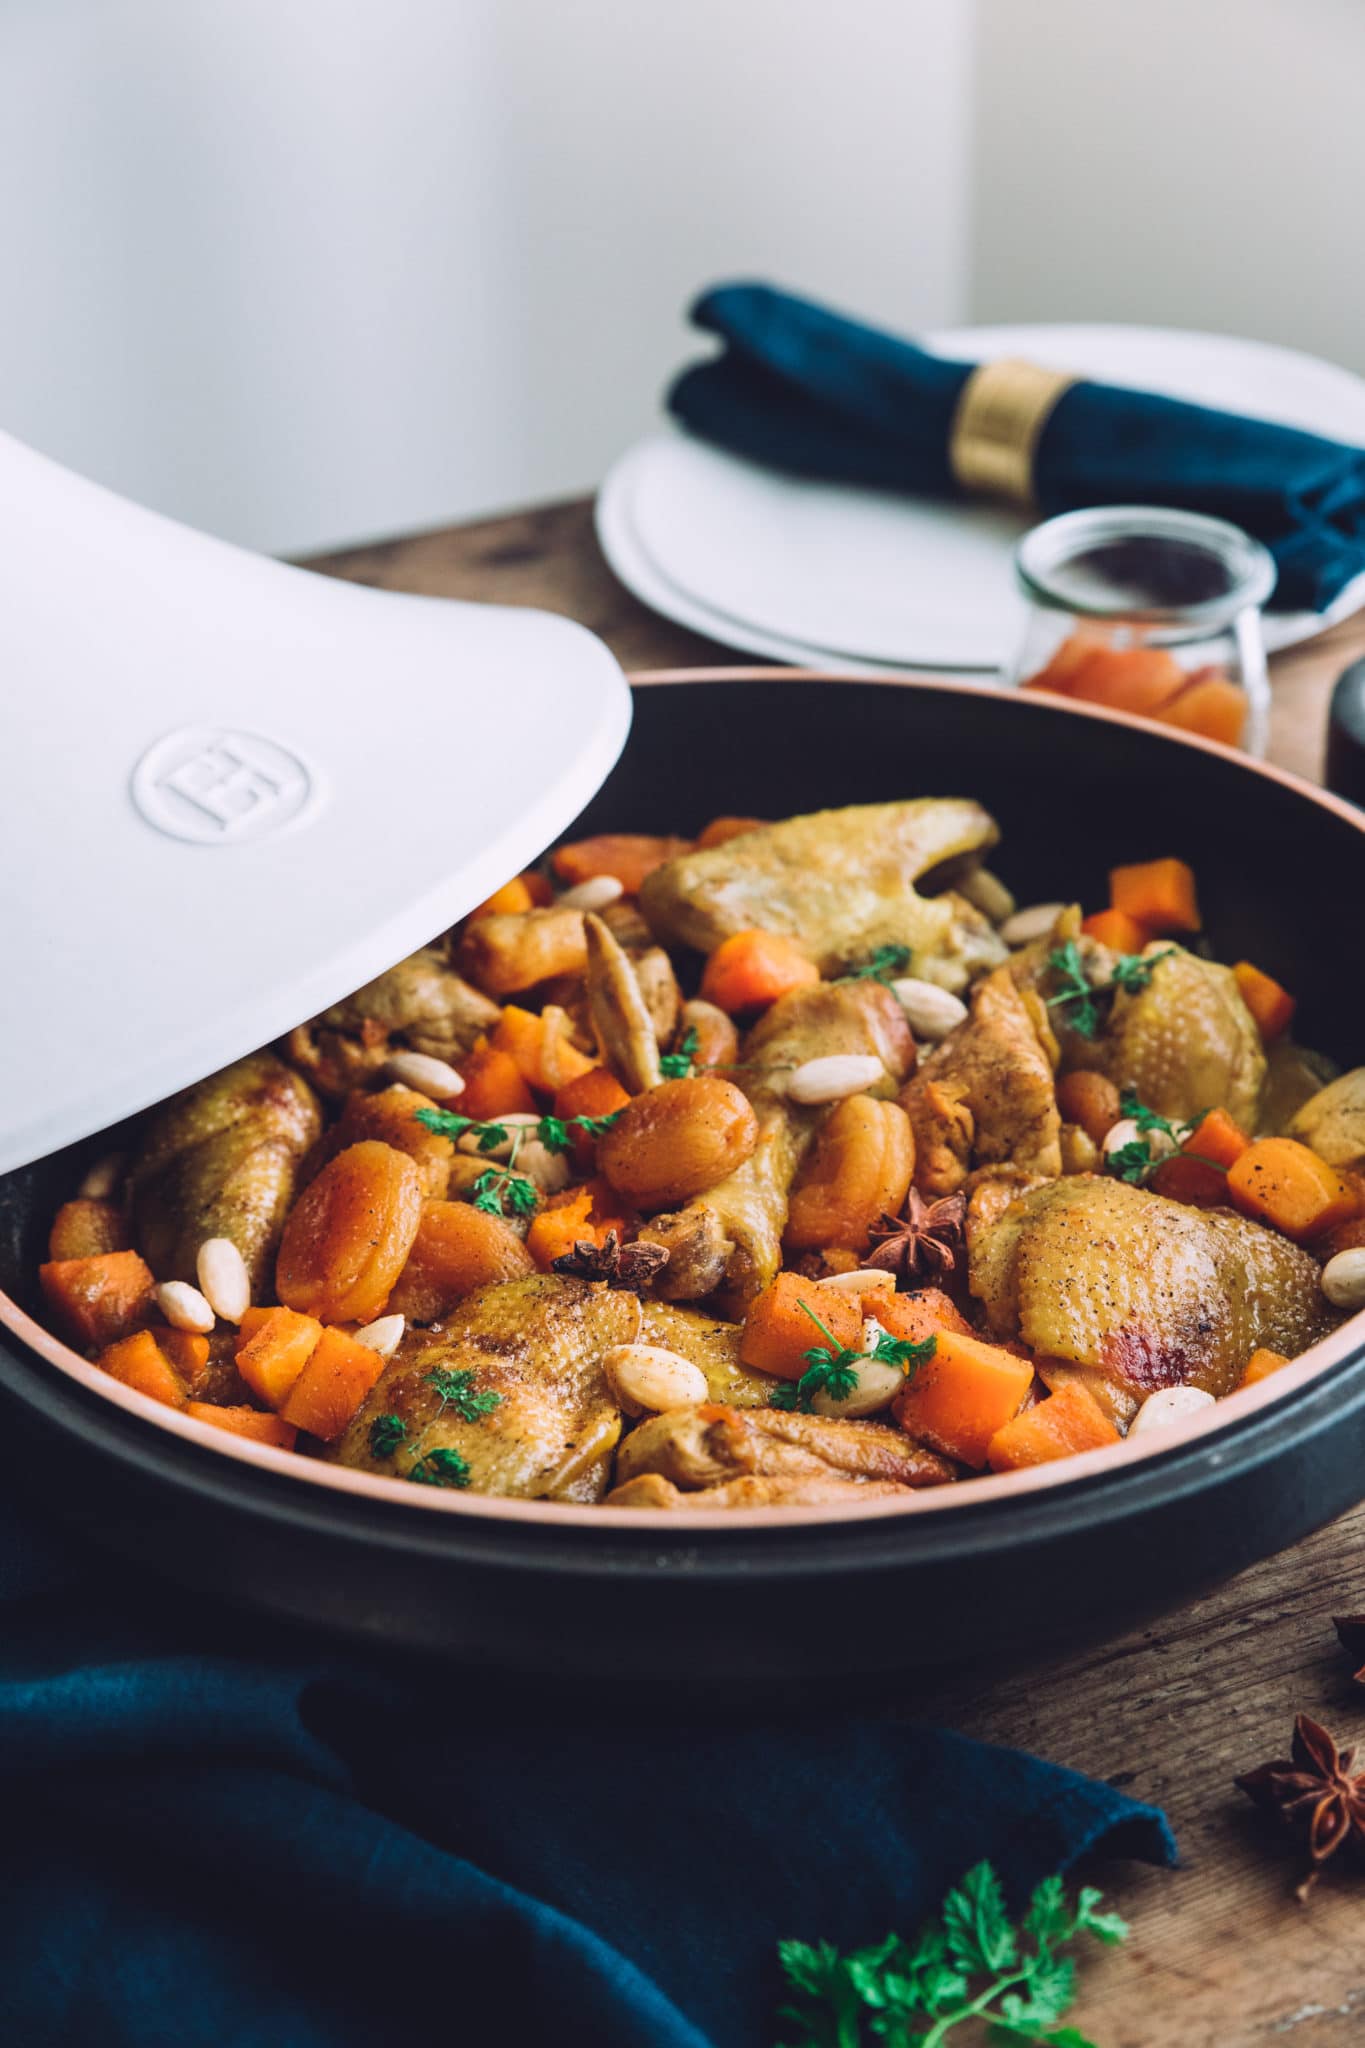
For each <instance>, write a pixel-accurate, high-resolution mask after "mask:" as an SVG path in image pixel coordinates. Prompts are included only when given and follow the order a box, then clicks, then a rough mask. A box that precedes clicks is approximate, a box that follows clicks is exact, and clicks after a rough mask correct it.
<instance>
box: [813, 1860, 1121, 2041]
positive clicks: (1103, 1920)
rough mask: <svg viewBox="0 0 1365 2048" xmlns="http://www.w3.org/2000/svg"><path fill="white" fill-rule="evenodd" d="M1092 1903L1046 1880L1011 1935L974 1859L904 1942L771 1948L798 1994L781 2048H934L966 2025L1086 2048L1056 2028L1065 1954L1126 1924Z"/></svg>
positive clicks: (1067, 2030)
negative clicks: (875, 2045)
mask: <svg viewBox="0 0 1365 2048" xmlns="http://www.w3.org/2000/svg"><path fill="white" fill-rule="evenodd" d="M1101 1903H1102V1899H1101V1894H1100V1893H1099V1892H1098V1891H1095V1890H1094V1889H1093V1888H1092V1887H1091V1886H1088V1885H1087V1886H1083V1887H1082V1889H1081V1891H1080V1892H1079V1893H1078V1894H1077V1897H1076V1901H1075V1904H1074V1905H1073V1904H1071V1903H1070V1901H1069V1900H1068V1898H1067V1894H1066V1887H1065V1884H1064V1883H1063V1881H1062V1879H1061V1878H1060V1877H1046V1878H1044V1879H1043V1881H1042V1883H1041V1884H1040V1885H1039V1886H1038V1887H1037V1888H1036V1890H1035V1891H1034V1893H1033V1896H1032V1898H1031V1900H1030V1902H1029V1908H1028V1911H1027V1913H1026V1914H1025V1916H1024V1919H1023V1921H1022V1922H1021V1924H1020V1925H1019V1926H1018V1927H1015V1926H1014V1925H1013V1923H1012V1922H1011V1920H1010V1918H1009V1914H1008V1913H1007V1911H1006V1909H1005V1901H1004V1895H1003V1893H1002V1891H1001V1888H1000V1880H999V1879H998V1877H997V1876H996V1874H995V1871H994V1870H993V1869H992V1867H991V1865H990V1864H989V1863H978V1864H977V1865H976V1867H975V1868H974V1869H972V1870H969V1871H968V1872H967V1875H966V1876H965V1877H964V1878H963V1880H962V1882H961V1884H960V1885H958V1886H957V1887H956V1888H955V1889H954V1890H953V1891H951V1892H949V1894H948V1896H947V1898H946V1899H945V1900H944V1902H943V1907H942V1911H941V1913H940V1916H939V1918H938V1920H936V1921H931V1922H929V1924H928V1925H927V1926H925V1927H924V1928H922V1929H921V1931H920V1933H919V1934H918V1935H917V1936H916V1937H915V1939H914V1940H913V1941H905V1940H903V1939H902V1938H901V1937H900V1936H899V1935H895V1934H889V1935H888V1936H887V1937H886V1939H885V1941H881V1942H877V1943H875V1944H873V1945H872V1946H870V1947H868V1948H862V1949H854V1950H851V1951H850V1952H849V1953H847V1954H842V1953H841V1952H840V1951H839V1950H838V1949H837V1948H835V1947H834V1945H833V1943H831V1942H827V1941H822V1942H816V1943H810V1942H804V1941H783V1942H779V1943H778V1951H777V1952H778V1959H779V1961H780V1962H781V1965H782V1970H783V1973H784V1975H785V1976H786V1979H787V1983H788V1985H789V1986H790V1987H791V1991H792V1992H793V1993H794V1994H795V1995H794V1996H793V1998H792V2000H791V2002H790V2003H789V2004H787V2005H785V2006H783V2007H782V2009H781V2012H780V2013H779V2015H778V2017H779V2020H780V2021H781V2023H782V2026H783V2043H782V2048H864V2044H865V2043H866V2044H869V2048H870V2043H871V2042H872V2041H873V2040H874V2039H875V2040H876V2041H878V2042H881V2043H882V2044H883V2048H912V2044H913V2048H940V2044H941V2043H942V2042H943V2041H945V2040H946V2039H947V2037H948V2035H949V2034H950V2033H951V2032H952V2031H953V2030H954V2028H956V2027H958V2026H961V2025H963V2024H964V2023H966V2022H969V2021H973V2020H975V2021H985V2022H988V2023H989V2025H990V2027H991V2031H992V2037H993V2038H994V2039H997V2040H1001V2041H1035V2042H1038V2041H1042V2042H1049V2043H1051V2044H1052V2048H1092V2044H1091V2043H1090V2042H1088V2041H1087V2040H1086V2037H1085V2036H1084V2035H1083V2034H1081V2033H1079V2032H1078V2031H1077V2030H1076V2029H1075V2028H1074V2027H1059V2026H1058V2021H1059V2020H1061V2019H1062V2018H1063V2017H1064V2015H1065V2014H1066V2013H1067V2011H1068V2010H1069V2009H1070V2006H1071V2004H1072V2002H1073V2000H1074V1997H1075V1989H1076V1964H1075V1959H1074V1958H1073V1957H1072V1956H1068V1955H1064V1954H1063V1953H1062V1951H1063V1950H1064V1949H1067V1948H1069V1947H1070V1946H1071V1945H1072V1943H1074V1942H1076V1941H1077V1940H1079V1938H1080V1937H1081V1936H1082V1935H1087V1934H1088V1935H1091V1936H1092V1937H1093V1938H1094V1939H1095V1940H1096V1941H1101V1942H1104V1943H1106V1944H1113V1943H1115V1942H1120V1941H1123V1940H1125V1939H1126V1937H1127V1934H1128V1927H1127V1923H1126V1922H1125V1921H1124V1920H1122V1919H1120V1917H1119V1915H1118V1914H1117V1913H1105V1912H1101V1910H1100V1907H1101ZM973 2038H975V2037H973Z"/></svg>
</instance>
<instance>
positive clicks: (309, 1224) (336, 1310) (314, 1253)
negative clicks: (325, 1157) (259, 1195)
mask: <svg viewBox="0 0 1365 2048" xmlns="http://www.w3.org/2000/svg"><path fill="white" fill-rule="evenodd" d="M421 1220H422V1176H421V1173H420V1172H419V1171H418V1169H417V1167H416V1165H415V1164H414V1163H413V1161H412V1160H411V1159H409V1158H408V1156H407V1154H406V1153H405V1152H399V1151H397V1150H395V1148H394V1147H393V1146H392V1145H383V1144H380V1143H379V1141H378V1140H377V1139H373V1138H367V1139H364V1140H362V1142H361V1143H360V1144H359V1145H351V1146H348V1147H347V1149H346V1151H344V1152H339V1153H338V1154H337V1156H336V1158H335V1159H332V1160H329V1161H328V1163H327V1165H326V1166H324V1167H323V1169H322V1172H321V1173H320V1174H319V1175H318V1177H317V1179H316V1180H315V1181H313V1182H311V1183H310V1185H309V1186H308V1187H306V1188H305V1189H304V1191H303V1193H302V1194H301V1195H300V1196H299V1199H298V1201H297V1202H295V1204H294V1206H293V1208H292V1209H291V1210H290V1212H289V1220H288V1222H287V1223H286V1224H285V1226H284V1236H283V1238H282V1239H281V1240H280V1253H279V1258H278V1260H277V1261H276V1266H275V1286H276V1291H277V1292H278V1294H279V1297H280V1300H281V1301H282V1302H283V1303H284V1304H285V1306H286V1307H287V1308H293V1309H298V1310H300V1311H301V1312H302V1313H303V1314H305V1315H310V1316H316V1317H317V1318H318V1319H319V1321H321V1322H324V1323H368V1322H370V1321H371V1320H372V1319H373V1318H374V1317H375V1316H377V1315H378V1314H379V1313H380V1311H381V1310H382V1309H383V1307H384V1304H385V1302H386V1301H387V1300H388V1298H389V1292H390V1289H391V1288H392V1287H393V1284H394V1282H395V1280H397V1278H398V1276H399V1274H400V1273H401V1272H402V1270H403V1267H404V1265H405V1264H406V1263H407V1257H408V1253H409V1252H410V1251H411V1250H412V1245H413V1240H414V1238H415V1237H416V1235H417V1226H418V1224H419V1223H420V1222H421Z"/></svg>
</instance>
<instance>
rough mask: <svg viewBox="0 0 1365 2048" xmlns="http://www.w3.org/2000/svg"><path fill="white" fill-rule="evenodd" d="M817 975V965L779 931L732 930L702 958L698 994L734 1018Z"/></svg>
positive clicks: (761, 1007) (809, 984) (764, 1005)
mask: <svg viewBox="0 0 1365 2048" xmlns="http://www.w3.org/2000/svg"><path fill="white" fill-rule="evenodd" d="M819 979H820V970H819V968H818V967H817V966H816V964H815V962H814V961H813V960H810V959H808V958H807V956H806V955H805V954H804V953H803V952H802V951H801V948H800V947H799V946H798V945H797V943H796V941H795V939H789V938H786V937H785V936H784V935H783V934H782V933H781V932H762V931H746V932H731V934H730V936H729V938H728V939H722V940H721V942H720V944H719V945H718V946H717V947H716V949H715V951H714V953H712V954H711V955H710V957H709V958H708V960H707V962H706V966H705V969H704V970H703V972H702V978H701V994H702V999H703V1001H705V1002H708V1003H714V1004H715V1005H716V1007H717V1009H720V1010H724V1011H725V1013H726V1015H727V1016H730V1017H737V1016H742V1015H744V1014H746V1013H747V1012H749V1011H752V1010H765V1009H767V1007H768V1006H769V1004H770V1003H775V1002H776V1001H777V999H778V997H779V996H785V995H790V993H791V991H792V990H793V989H795V988H810V987H812V986H813V985H814V983H815V982H817V981H818V980H819Z"/></svg>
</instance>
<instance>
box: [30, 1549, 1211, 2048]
mask: <svg viewBox="0 0 1365 2048" xmlns="http://www.w3.org/2000/svg"><path fill="white" fill-rule="evenodd" d="M680 1693H682V1694H683V1695H684V1696H682V1697H680V1698H678V1699H676V1700H674V1701H673V1702H672V1703H670V1704H666V1705H660V1704H659V1703H658V1701H657V1700H656V1701H654V1702H653V1703H652V1704H645V1703H642V1702H640V1701H639V1700H635V1699H632V1698H631V1697H630V1696H629V1695H627V1694H626V1693H624V1692H622V1693H621V1694H620V1695H619V1696H613V1695H612V1694H610V1693H607V1694H605V1695H602V1696H599V1697H597V1698H596V1699H595V1700H593V1701H592V1702H586V1703H579V1704H575V1703H574V1702H573V1701H571V1700H569V1699H566V1698H565V1697H564V1696H563V1695H562V1694H556V1693H554V1692H553V1691H551V1690H550V1689H549V1688H548V1687H547V1686H545V1685H544V1684H542V1683H540V1682H537V1681H532V1680H527V1681H526V1682H525V1683H524V1684H523V1685H521V1686H519V1687H515V1688H511V1689H508V1690H506V1691H504V1692H503V1693H502V1694H501V1696H497V1695H491V1696H490V1695H488V1694H486V1693H485V1692H484V1691H483V1690H482V1689H481V1688H479V1687H477V1686H476V1685H475V1684H474V1683H473V1682H472V1681H471V1680H469V1679H468V1678H462V1677H461V1676H460V1675H459V1674H458V1673H456V1672H452V1671H449V1670H442V1671H433V1670H418V1669H416V1668H410V1667H399V1668H398V1669H397V1670H395V1669H394V1668H393V1666H392V1665H390V1666H389V1668H388V1669H387V1670H385V1669H384V1668H383V1667H382V1666H381V1665H380V1663H379V1661H378V1660H377V1659H374V1658H369V1659H366V1658H363V1657H360V1656H352V1655H343V1654H341V1653H338V1652H335V1651H332V1650H329V1649H327V1648H325V1647H324V1648H320V1647H319V1646H318V1645H317V1644H316V1643H315V1642H313V1641H311V1640H310V1639H308V1638H307V1637H301V1636H299V1635H298V1633H297V1632H295V1631H291V1630H288V1629H285V1628H283V1627H281V1626H280V1625H277V1624H267V1623H264V1622H260V1621H252V1620H251V1619H249V1618H247V1617H242V1616H237V1615H233V1614H231V1613H228V1612H226V1611H225V1610H223V1609H221V1608H218V1607H216V1606H214V1605H213V1604H212V1603H211V1602H210V1601H208V1600H207V1599H206V1598H204V1597H203V1596H193V1595H190V1594H188V1593H185V1592H173V1591H169V1590H162V1589H159V1588H157V1587H156V1586H154V1585H150V1584H147V1583H146V1582H145V1580H144V1579H143V1577H142V1575H141V1574H139V1573H137V1572H135V1571H134V1570H133V1568H132V1567H121V1566H118V1565H117V1564H114V1563H109V1562H106V1563H104V1564H101V1565H96V1566H93V1567H92V1566H90V1565H88V1564H86V1563H84V1562H82V1561H79V1560H77V1559H76V1558H74V1557H73V1556H72V1555H71V1553H70V1552H69V1551H68V1550H67V1549H66V1548H65V1546H64V1545H63V1543H62V1542H61V1541H60V1540H59V1539H57V1538H56V1537H55V1536H52V1535H50V1534H49V1533H48V1532H46V1531H45V1530H44V1529H42V1528H40V1527H38V1526H36V1525H35V1523H34V1522H33V1521H32V1519H25V1518H24V1517H22V1516H21V1515H20V1514H19V1513H18V1512H17V1511H16V1510H14V1509H12V1508H11V1509H10V1510H8V1511H5V1510H3V1509H0V1772H2V1773H3V1785H2V1786H0V1897H3V1899H4V1901H5V1904H4V1911H3V1913H2V1914H0V2040H4V2041H6V2042H11V2041H12V2042H14V2043H15V2044H16V2048H18V2044H19V2043H22V2044H23V2048H58V2044H60V2048H90V2044H91V2043H96V2042H97V2043H99V2044H100V2048H200V2044H203V2048H228V2044H231V2048H267V2044H269V2048H277V2044H280V2043H288V2048H379V2044H384V2043H390V2042H393V2041H398V2040H412V2041H441V2042H451V2043H456V2042H459V2043H463V2042H468V2043H470V2044H471V2048H473V2044H475V2043H478V2044H480V2048H481V2044H483V2043H494V2042H496V2043H497V2044H498V2048H520V2044H523V2043H525V2044H527V2048H530V2044H535V2048H543V2044H545V2043H546V2042H549V2041H585V2042H591V2043H592V2044H593V2048H767V2044H768V2043H769V2042H771V2041H772V2039H773V2038H774V2033H773V2014H774V2011H775V2008H776V2005H777V2003H778V2002H779V1997H780V1992H779V1984H778V1977H777V1971H776V1966H775V1961H774V1944H775V1942H776V1940H777V1938H778V1937H779V1936H780V1935H795V1936H799V1937H802V1938H818V1937H821V1936H825V1937H828V1938H830V1939H832V1940H834V1941H837V1942H839V1943H841V1944H849V1943H859V1942H864V1941H868V1940H874V1939H877V1938H879V1937H880V1936H881V1935H882V1934H884V1933H886V1932H887V1931H888V1929H889V1928H891V1927H893V1926H896V1927H900V1928H909V1927H911V1926H913V1925H914V1923H916V1922H917V1921H918V1920H920V1919H922V1918H923V1917H925V1916H926V1915H927V1914H928V1913H929V1912H930V1911H931V1910H933V1909H934V1908H935V1907H936V1906H937V1904H938V1901H939V1900H940V1898H941V1896H942V1894H943V1893H944V1891H945V1890H946V1889H947V1888H948V1887H949V1886H950V1885H951V1884H953V1883H954V1882H955V1880H956V1879H957V1878H958V1877H959V1876H960V1875H961V1874H962V1873H963V1871H964V1870H965V1869H967V1868H968V1867H969V1866H970V1865H971V1864H973V1863H974V1862H976V1861H977V1860H979V1859H980V1858H981V1857H983V1856H989V1857H991V1858H992V1860H993V1861H994V1862H995V1864H996V1866H997V1868H998V1869H999V1870H1000V1872H1001V1874H1002V1876H1003V1878H1004V1879H1005V1882H1006V1885H1007V1888H1008V1889H1009V1891H1010V1892H1011V1894H1012V1895H1014V1896H1015V1897H1016V1898H1017V1897H1018V1896H1019V1895H1021V1894H1022V1893H1024V1892H1026V1891H1027V1890H1028V1888H1029V1887H1030V1886H1031V1885H1032V1884H1033V1883H1034V1882H1035V1881H1036V1880H1037V1879H1038V1878H1039V1877H1040V1876H1041V1875H1043V1874H1044V1873H1046V1872H1047V1871H1049V1870H1052V1869H1055V1868H1057V1867H1059V1866H1064V1865H1066V1864H1069V1863H1070V1862H1072V1861H1073V1860H1074V1859H1075V1858H1076V1857H1077V1856H1078V1855H1080V1854H1081V1853H1082V1852H1083V1851H1084V1850H1086V1849H1088V1848H1092V1847H1094V1846H1096V1845H1098V1844H1101V1843H1103V1844H1104V1845H1105V1847H1106V1848H1109V1849H1112V1850H1114V1851H1116V1852H1118V1853H1124V1854H1131V1855H1136V1856H1142V1857H1145V1858H1147V1859H1149V1860H1150V1861H1153V1862H1161V1863H1169V1862H1170V1861H1172V1860H1173V1858H1174V1854H1175V1845H1174V1843H1173V1841H1172V1839H1171V1836H1170V1833H1169V1830H1168V1829H1167V1827H1166V1823H1165V1821H1164V1820H1163V1818H1162V1816H1161V1815H1160V1814H1159V1813H1157V1812H1155V1811H1154V1810H1153V1809H1152V1808H1150V1807H1145V1806H1138V1805H1135V1804H1134V1803H1133V1802H1132V1801H1131V1800H1128V1799H1125V1798H1124V1797H1123V1796H1122V1794H1120V1793H1118V1792H1116V1791H1114V1790H1113V1789H1111V1788H1110V1787H1109V1786H1106V1785H1101V1784H1096V1783H1093V1782H1092V1781H1091V1780H1089V1779H1086V1778H1082V1777H1078V1776H1076V1775H1075V1774H1074V1773H1072V1772H1070V1771H1065V1770H1061V1769H1058V1768H1057V1767H1056V1766H1054V1765H1051V1764H1046V1763H1042V1762H1040V1761H1039V1760H1038V1759H1037V1758H1034V1757H1030V1756H1025V1755H1022V1754H1020V1753H1017V1752H1015V1751H1012V1750H993V1749H989V1748H986V1747H984V1746H982V1745H980V1744H977V1743H974V1742H969V1741H966V1740H965V1739H963V1738H961V1737H959V1736H954V1735H949V1734H944V1733H941V1732H937V1731H933V1730H923V1729H917V1728H912V1727H909V1726H901V1725H896V1724H894V1723H887V1722H879V1721H874V1720H871V1719H856V1718H853V1717H852V1716H849V1717H845V1716H844V1715H843V1714H837V1715H830V1714H829V1713H828V1712H826V1713H824V1714H822V1715H820V1716H807V1717H805V1718H800V1717H797V1718H792V1719H787V1718H783V1719H781V1720H774V1719H769V1720H768V1721H766V1722H763V1723H758V1722H755V1721H754V1720H752V1719H749V1718H745V1717H742V1716H741V1715H739V1714H738V1713H736V1712H735V1711H734V1710H733V1709H729V1708H727V1707H726V1706H725V1705H723V1704H708V1703H707V1702H706V1700H705V1699H704V1697H702V1696H693V1697H687V1696H685V1694H686V1689H685V1688H680ZM864 1697H865V1698H866V1695H864ZM867 1703H868V1704H872V1705H876V1704H877V1701H876V1699H875V1697H874V1698H872V1699H870V1700H867Z"/></svg>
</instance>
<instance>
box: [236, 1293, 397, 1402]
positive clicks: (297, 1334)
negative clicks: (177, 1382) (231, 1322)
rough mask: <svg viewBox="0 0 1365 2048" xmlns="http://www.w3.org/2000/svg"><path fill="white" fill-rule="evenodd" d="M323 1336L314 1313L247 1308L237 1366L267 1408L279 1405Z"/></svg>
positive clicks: (288, 1309) (237, 1352) (238, 1349)
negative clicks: (310, 1314)
mask: <svg viewBox="0 0 1365 2048" xmlns="http://www.w3.org/2000/svg"><path fill="white" fill-rule="evenodd" d="M258 1318H259V1320H258ZM248 1320H249V1321H250V1322H251V1325H252V1327H251V1328H250V1329H248V1328H247V1327H246V1325H247V1322H248ZM321 1337H322V1324H321V1323H320V1322H319V1321H318V1320H317V1318H316V1317H315V1316H305V1315H300V1314H299V1313H298V1311H297V1310H296V1309H292V1308H268V1309H259V1310H252V1309H248V1310H247V1313H246V1316H245V1317H244V1318H243V1323H242V1334H241V1339H240V1341H239V1342H238V1345H237V1351H236V1364H237V1370H238V1372H239V1373H240V1374H241V1376H242V1378H243V1379H244V1380H245V1381H246V1383H247V1385H248V1386H249V1387H250V1389H251V1391H252V1393H253V1394H254V1395H255V1396H256V1398H257V1400H259V1401H264V1403H265V1405H266V1407H267V1408H279V1407H280V1406H281V1405H282V1404H283V1402H284V1399H285V1396H286V1395H287V1394H288V1392H289V1390H290V1388H291V1387H292V1386H293V1385H294V1382H295V1381H296V1380H297V1379H298V1377H299V1374H300V1373H301V1372H302V1371H303V1368H304V1366H305V1365H307V1363H308V1361H309V1359H310V1358H311V1357H312V1355H313V1352H314V1350H315V1349H316V1348H317V1345H318V1343H319V1341H320V1340H321ZM373 1355H374V1354H373V1353H372V1354H371V1356H373Z"/></svg>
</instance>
